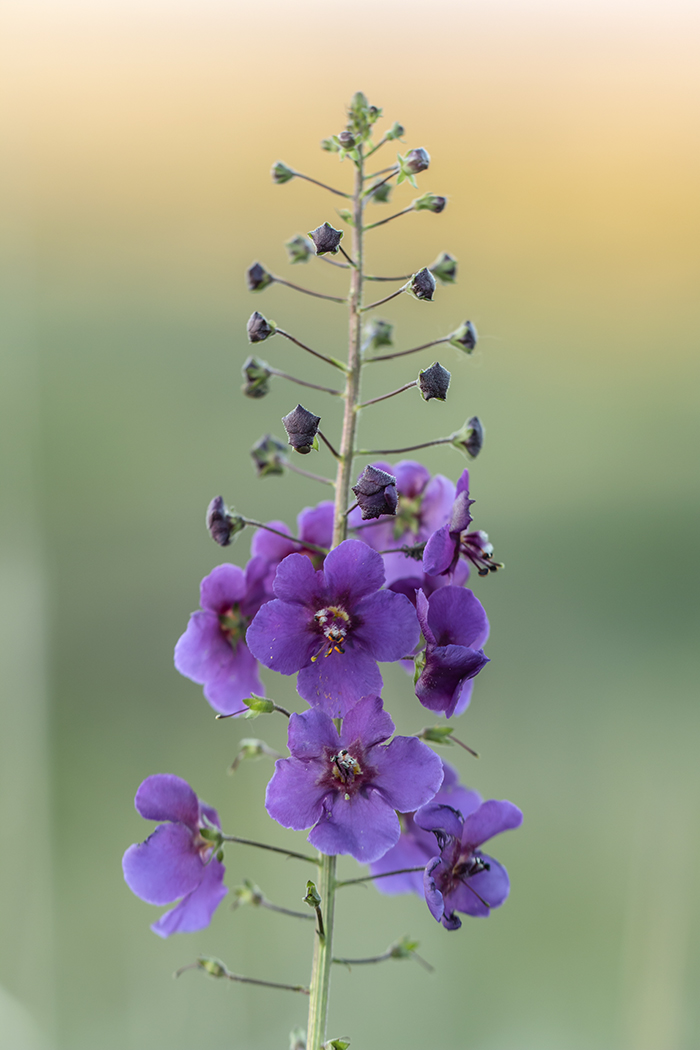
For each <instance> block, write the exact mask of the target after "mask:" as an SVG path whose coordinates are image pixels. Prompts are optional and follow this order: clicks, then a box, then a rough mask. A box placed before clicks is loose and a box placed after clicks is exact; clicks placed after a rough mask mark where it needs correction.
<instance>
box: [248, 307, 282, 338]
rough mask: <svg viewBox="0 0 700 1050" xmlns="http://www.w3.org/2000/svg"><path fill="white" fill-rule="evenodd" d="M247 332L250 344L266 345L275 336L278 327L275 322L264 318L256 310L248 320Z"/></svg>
mask: <svg viewBox="0 0 700 1050" xmlns="http://www.w3.org/2000/svg"><path fill="white" fill-rule="evenodd" d="M246 330H247V332H248V342H249V343H264V342H265V340H266V339H269V338H270V336H271V335H274V334H275V332H276V331H277V326H276V324H275V322H274V321H268V320H267V318H266V317H263V315H262V314H259V313H258V311H257V310H256V311H255V313H252V314H251V315H250V317H249V318H248V324H247V325H246Z"/></svg>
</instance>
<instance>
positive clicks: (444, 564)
mask: <svg viewBox="0 0 700 1050" xmlns="http://www.w3.org/2000/svg"><path fill="white" fill-rule="evenodd" d="M456 551H457V540H456V539H455V537H454V536H451V535H450V527H449V525H443V526H442V528H440V529H438V530H437V532H434V533H433V534H432V536H431V537H430V539H429V540H428V542H427V543H426V545H425V550H424V551H423V572H426V573H427V574H428V576H438V575H439V574H440V573H443V572H447V570H448V569H449V567H450V565H451V564H452V561H453V559H454V556H455V553H456Z"/></svg>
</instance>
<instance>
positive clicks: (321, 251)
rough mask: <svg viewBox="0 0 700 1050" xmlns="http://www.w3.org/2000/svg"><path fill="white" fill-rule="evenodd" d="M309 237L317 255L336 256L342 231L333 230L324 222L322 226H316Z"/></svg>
mask: <svg viewBox="0 0 700 1050" xmlns="http://www.w3.org/2000/svg"><path fill="white" fill-rule="evenodd" d="M309 237H310V238H311V240H312V241H313V242H314V246H315V248H316V254H317V255H326V254H328V253H330V254H331V255H336V254H337V252H338V245H339V244H340V242H341V240H342V239H343V231H342V230H334V229H333V227H332V226H331V224H330V223H329V222H324V223H323V225H322V226H317V227H316V229H315V230H311V231H310V233H309Z"/></svg>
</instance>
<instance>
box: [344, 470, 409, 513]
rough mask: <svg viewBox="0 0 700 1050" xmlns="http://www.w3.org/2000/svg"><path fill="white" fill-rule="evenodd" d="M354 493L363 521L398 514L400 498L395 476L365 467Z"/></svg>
mask: <svg viewBox="0 0 700 1050" xmlns="http://www.w3.org/2000/svg"><path fill="white" fill-rule="evenodd" d="M352 491H353V492H354V493H355V496H356V498H357V502H358V505H359V507H360V510H361V511H362V520H363V521H367V520H368V519H369V518H379V517H381V515H382V514H396V507H397V505H398V502H399V497H398V494H397V492H396V478H395V477H394V475H393V474H388V473H387V472H386V471H385V470H380V469H379V468H378V467H372V466H369V467H365V469H364V470H363V471H362V473H361V474H360V477H359V478H358V481H357V485H353V487H352Z"/></svg>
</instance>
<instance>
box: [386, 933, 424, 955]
mask: <svg viewBox="0 0 700 1050" xmlns="http://www.w3.org/2000/svg"><path fill="white" fill-rule="evenodd" d="M418 947H419V942H418V941H414V940H412V939H411V938H410V937H402V938H401V940H400V941H397V942H396V944H392V946H391V948H390V951H391V958H392V959H410V958H411V956H412V955H413V953H414V952H415V951H416V950H417V949H418Z"/></svg>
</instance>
